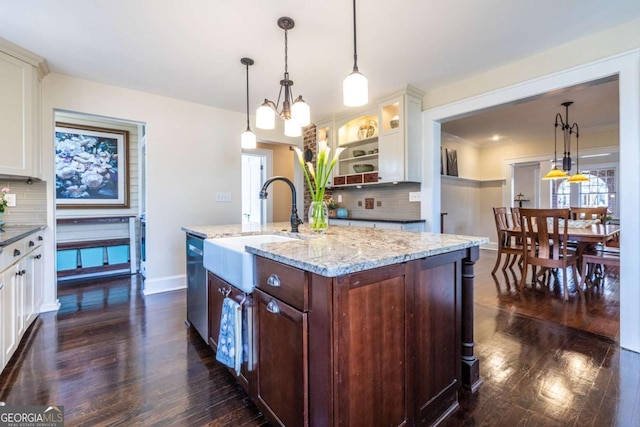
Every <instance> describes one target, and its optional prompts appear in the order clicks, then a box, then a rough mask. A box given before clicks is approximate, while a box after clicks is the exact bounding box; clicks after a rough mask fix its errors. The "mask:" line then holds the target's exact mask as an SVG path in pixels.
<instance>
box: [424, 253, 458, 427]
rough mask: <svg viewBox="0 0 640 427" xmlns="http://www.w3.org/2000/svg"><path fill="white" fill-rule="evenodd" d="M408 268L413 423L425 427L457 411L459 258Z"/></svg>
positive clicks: (441, 257)
mask: <svg viewBox="0 0 640 427" xmlns="http://www.w3.org/2000/svg"><path fill="white" fill-rule="evenodd" d="M412 264H413V266H414V287H413V298H412V299H413V303H414V320H413V325H414V340H415V341H414V346H413V351H412V354H413V363H414V368H413V372H414V391H415V395H414V399H415V400H414V401H415V413H416V414H415V416H416V423H417V424H426V425H431V424H433V423H434V422H436V421H437V420H438V418H440V417H439V416H443V414H445V415H444V416H446V415H448V414H449V413H451V412H452V411H454V410H455V409H457V407H458V399H457V392H458V389H459V388H460V385H461V384H460V378H461V377H460V375H461V371H460V369H461V367H460V320H461V317H460V316H461V283H462V282H461V271H462V270H461V268H462V255H461V253H460V252H455V253H449V254H444V255H439V256H436V257H431V258H426V259H422V260H418V261H415V262H413V263H412ZM434 414H435V415H434Z"/></svg>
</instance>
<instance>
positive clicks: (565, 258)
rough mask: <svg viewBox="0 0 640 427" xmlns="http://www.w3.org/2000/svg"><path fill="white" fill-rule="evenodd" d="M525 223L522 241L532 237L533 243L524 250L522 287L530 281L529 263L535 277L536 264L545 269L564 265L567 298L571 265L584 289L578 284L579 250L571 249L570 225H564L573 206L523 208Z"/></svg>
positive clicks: (563, 281)
mask: <svg viewBox="0 0 640 427" xmlns="http://www.w3.org/2000/svg"><path fill="white" fill-rule="evenodd" d="M520 215H521V218H522V219H521V221H522V227H521V233H522V241H523V242H526V241H527V238H528V239H529V244H528V245H527V248H526V250H525V251H524V259H523V266H522V279H521V281H520V289H521V290H522V289H524V287H525V286H526V282H527V270H528V266H529V265H531V266H532V267H533V281H534V283H535V281H536V277H537V275H536V274H535V269H536V267H540V268H545V269H560V268H561V269H562V273H563V274H562V287H563V290H564V300H565V301H566V300H568V299H569V287H568V285H567V269H568V268H569V267H571V270H572V272H573V280H574V283H575V285H576V288H578V290H579V291H580V292H582V288H580V287H579V284H578V276H577V262H578V257H577V255H576V252H575V251H574V250H572V249H569V248H568V246H567V245H566V244H565V243H566V242H567V229H568V227H565V226H564V225H565V224H567V223H568V222H567V221H568V220H569V209H525V208H522V209H520Z"/></svg>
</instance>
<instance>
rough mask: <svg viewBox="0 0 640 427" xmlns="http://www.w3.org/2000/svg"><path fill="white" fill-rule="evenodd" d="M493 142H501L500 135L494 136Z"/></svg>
mask: <svg viewBox="0 0 640 427" xmlns="http://www.w3.org/2000/svg"><path fill="white" fill-rule="evenodd" d="M491 139H492V140H493V141H500V135H493V137H492V138H491Z"/></svg>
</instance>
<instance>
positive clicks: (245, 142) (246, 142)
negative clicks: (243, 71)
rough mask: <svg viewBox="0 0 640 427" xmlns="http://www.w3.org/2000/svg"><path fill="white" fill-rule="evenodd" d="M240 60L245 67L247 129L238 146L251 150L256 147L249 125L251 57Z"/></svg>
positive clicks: (254, 137)
mask: <svg viewBox="0 0 640 427" xmlns="http://www.w3.org/2000/svg"><path fill="white" fill-rule="evenodd" d="M240 62H241V63H242V64H244V65H245V66H246V67H247V129H246V130H245V131H244V132H242V135H240V146H241V147H242V148H245V149H248V150H251V149H254V148H256V134H255V133H253V132H251V127H250V126H249V65H253V59H251V58H242V59H241V60H240Z"/></svg>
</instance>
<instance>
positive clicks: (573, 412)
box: [0, 251, 640, 426]
mask: <svg viewBox="0 0 640 427" xmlns="http://www.w3.org/2000/svg"><path fill="white" fill-rule="evenodd" d="M481 252H482V254H481V259H480V261H479V262H478V264H477V268H476V283H477V284H478V286H477V291H476V307H475V309H476V312H475V322H476V323H475V342H476V347H475V351H476V354H477V355H478V357H479V358H480V363H481V365H480V375H481V378H482V379H483V381H484V385H483V386H482V387H481V388H480V390H479V391H478V392H477V393H476V394H473V395H471V394H469V393H468V392H466V391H463V392H462V393H461V397H460V403H461V409H460V410H459V411H457V412H456V413H455V414H454V415H453V416H452V417H451V418H450V419H448V420H447V421H445V423H444V425H445V426H460V425H468V426H474V425H482V426H513V425H531V426H554V425H557V426H573V425H575V426H605V425H619V426H633V425H640V405H639V404H638V402H640V354H636V353H633V352H629V351H626V350H621V349H620V348H619V346H618V345H617V344H616V343H615V342H614V341H612V340H609V339H605V338H602V337H599V336H596V335H593V334H591V333H587V332H583V331H579V330H577V329H575V327H574V326H573V325H572V327H565V326H562V325H561V324H558V323H556V322H553V321H550V320H548V319H544V318H543V319H536V318H534V317H532V314H535V310H533V309H532V308H531V307H533V305H534V304H533V303H532V302H531V301H529V300H528V299H527V298H523V299H524V300H525V301H529V302H528V303H527V304H523V305H522V306H520V305H518V304H515V303H510V304H505V303H504V301H502V302H501V301H500V295H499V294H498V291H497V289H496V286H495V283H494V282H493V281H492V280H491V279H488V278H486V277H484V272H483V271H484V270H485V269H487V268H488V270H487V273H489V272H490V271H491V267H492V266H493V262H494V258H491V256H492V253H491V252H488V251H481ZM489 276H490V274H489ZM139 287H140V282H139V280H138V278H137V277H135V276H134V277H133V278H129V277H125V278H116V279H103V280H100V281H97V280H94V281H91V282H81V283H74V284H65V285H63V286H62V287H61V288H60V289H59V293H58V294H59V299H60V301H61V304H62V306H61V308H60V311H59V312H58V313H45V314H42V315H41V316H40V318H39V319H38V320H37V321H36V323H35V324H34V325H33V327H32V328H31V330H30V332H29V334H28V339H27V340H26V341H24V342H23V343H22V344H21V346H20V348H19V350H18V353H17V357H16V356H14V358H13V359H12V360H11V362H10V364H9V366H8V367H7V368H6V369H5V371H4V372H3V373H2V375H0V401H4V402H7V404H8V405H26V404H38V405H44V404H58V405H64V408H65V420H66V425H69V426H107V425H115V426H117V425H121V426H149V425H172V426H174V425H175V426H204V425H210V426H260V425H265V426H266V425H268V424H267V422H266V421H265V419H264V417H263V416H262V414H260V412H259V411H258V409H257V408H256V407H255V406H254V405H253V403H252V402H251V401H250V400H249V398H248V397H247V395H246V394H245V393H244V391H243V390H242V389H241V388H240V386H238V385H237V384H236V382H235V380H234V379H233V377H232V376H231V375H230V374H229V373H228V372H227V370H226V369H225V368H222V367H221V366H220V365H218V363H217V362H216V361H215V357H214V355H213V352H212V351H211V350H210V349H209V348H208V347H207V345H206V344H205V343H204V342H203V341H202V339H201V338H200V336H199V335H198V334H197V333H196V332H194V331H193V330H191V329H189V328H186V327H185V325H184V319H185V317H186V305H185V297H186V294H185V292H184V291H174V292H167V293H163V294H157V295H150V296H146V297H144V296H141V293H140V291H139ZM503 290H504V289H503ZM491 294H493V299H495V302H490V301H489V300H490V296H491ZM514 298H515V297H514ZM549 298H554V297H549ZM516 300H517V298H516ZM575 300H576V298H572V300H571V301H575ZM571 301H570V302H571ZM527 307H528V308H527ZM563 307H565V311H567V312H572V310H574V311H575V308H574V307H573V306H571V305H570V304H569V305H565V306H563ZM527 310H529V311H527ZM556 310H560V309H554V312H555V311H556ZM520 312H522V313H523V314H525V315H521V314H520ZM560 312H562V310H560ZM589 313H590V311H589V310H587V311H586V314H589ZM586 314H585V315H586ZM559 316H560V317H561V318H562V317H563V316H562V315H559ZM543 317H544V316H543ZM551 317H553V316H551ZM565 317H566V318H567V319H570V318H571V316H569V315H568V314H566V313H565ZM569 323H571V322H569ZM574 323H575V322H574Z"/></svg>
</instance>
